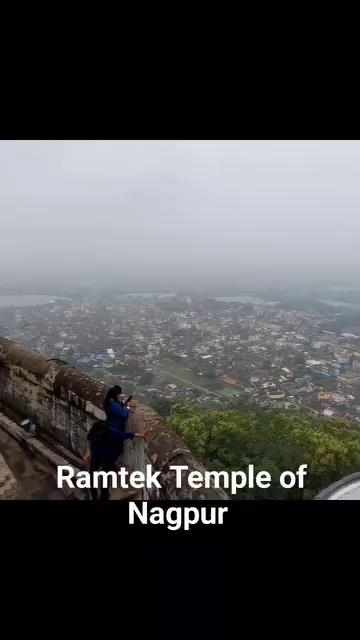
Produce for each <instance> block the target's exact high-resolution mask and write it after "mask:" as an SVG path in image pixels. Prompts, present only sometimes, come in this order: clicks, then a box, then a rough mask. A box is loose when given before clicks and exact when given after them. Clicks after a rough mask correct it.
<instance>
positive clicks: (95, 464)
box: [89, 456, 114, 500]
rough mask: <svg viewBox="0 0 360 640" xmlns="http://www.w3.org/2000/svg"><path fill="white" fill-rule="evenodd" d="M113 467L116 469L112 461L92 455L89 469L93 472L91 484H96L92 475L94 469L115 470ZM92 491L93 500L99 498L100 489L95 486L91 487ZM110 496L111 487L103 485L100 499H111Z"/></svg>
mask: <svg viewBox="0 0 360 640" xmlns="http://www.w3.org/2000/svg"><path fill="white" fill-rule="evenodd" d="M113 469H114V465H113V464H111V463H110V462H104V461H102V460H100V459H97V458H94V456H91V461H90V469H89V471H90V474H91V484H94V480H93V476H92V474H93V473H94V471H113ZM90 493H91V498H92V500H99V489H95V488H94V487H91V489H90ZM109 498H110V492H109V488H108V487H101V489H100V500H109Z"/></svg>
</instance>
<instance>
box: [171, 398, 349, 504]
mask: <svg viewBox="0 0 360 640" xmlns="http://www.w3.org/2000/svg"><path fill="white" fill-rule="evenodd" d="M166 413H167V414H168V417H167V420H168V423H169V424H170V425H171V426H172V427H173V428H175V430H176V431H177V433H178V434H179V435H180V436H181V438H182V439H183V440H184V442H185V443H186V444H187V445H188V446H189V448H190V449H191V450H192V451H193V452H194V454H195V455H196V456H197V457H198V458H199V459H201V460H202V461H203V463H204V464H205V466H206V467H207V468H208V469H210V470H218V471H220V470H225V471H237V470H239V471H242V470H243V471H246V470H247V467H248V465H249V464H253V465H254V466H255V472H258V471H263V470H264V471H269V472H270V474H271V477H272V482H271V486H270V487H269V488H268V489H241V490H239V493H238V494H237V496H236V498H237V499H250V500H251V499H284V500H286V499H311V498H314V497H315V496H316V495H317V494H318V493H319V491H321V490H322V489H323V488H325V487H326V486H328V485H329V484H331V483H332V482H335V481H336V480H339V479H340V478H341V477H343V476H345V475H347V474H350V473H353V472H355V471H359V470H360V432H359V431H358V430H357V428H356V426H354V425H351V424H350V423H348V422H347V421H345V420H340V419H334V418H326V417H317V416H314V415H313V414H311V413H309V412H307V411H292V412H290V411H281V410H278V409H268V410H266V409H254V408H251V407H245V408H241V407H240V408H236V409H231V410H221V409H219V410H217V409H216V410H214V409H209V410H207V409H202V408H201V407H197V406H194V404H192V403H190V402H174V404H173V405H172V407H171V409H170V411H169V408H168V407H167V412H166ZM301 464H307V465H308V467H307V476H306V478H305V488H304V489H298V488H294V489H284V488H282V487H281V485H280V484H279V477H280V474H281V473H282V472H283V471H293V472H296V471H297V469H298V468H299V466H300V465H301Z"/></svg>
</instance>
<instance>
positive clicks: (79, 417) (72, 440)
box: [0, 338, 227, 500]
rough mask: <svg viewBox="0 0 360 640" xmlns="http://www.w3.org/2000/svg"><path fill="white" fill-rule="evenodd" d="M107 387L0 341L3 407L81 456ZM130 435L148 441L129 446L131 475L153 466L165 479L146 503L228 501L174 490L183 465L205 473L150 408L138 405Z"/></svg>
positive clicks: (210, 492)
mask: <svg viewBox="0 0 360 640" xmlns="http://www.w3.org/2000/svg"><path fill="white" fill-rule="evenodd" d="M106 391H107V387H106V386H105V384H104V383H103V382H101V381H99V380H96V379H95V378H92V377H91V376H88V375H87V374H85V373H83V372H82V371H80V370H79V369H77V368H75V367H71V366H69V365H67V364H66V363H63V362H61V361H59V360H56V359H46V358H45V357H44V356H42V355H41V354H39V353H35V352H32V351H29V350H28V349H26V347H23V346H21V345H19V344H17V343H15V342H12V341H11V340H7V339H5V338H0V402H1V403H3V404H4V405H5V406H8V407H9V408H10V409H12V410H14V411H16V413H17V414H19V415H21V416H24V417H29V418H31V420H32V421H33V422H34V423H35V424H36V426H37V428H38V430H39V433H43V434H44V436H46V435H47V436H48V437H50V438H52V439H54V440H56V441H57V442H59V443H60V444H61V445H62V446H63V447H65V448H67V449H68V450H70V451H71V452H73V453H74V454H75V455H77V456H81V455H82V453H83V451H84V449H85V444H86V434H87V432H88V431H89V429H90V428H91V426H92V424H93V422H94V420H96V419H102V418H104V417H105V415H104V412H103V409H102V406H103V401H104V398H105V395H106ZM128 429H129V430H133V431H135V432H143V431H147V432H148V437H147V438H146V440H143V439H140V438H135V439H134V440H133V441H126V442H125V447H124V457H123V463H124V464H125V465H126V466H127V467H129V469H131V470H135V469H138V470H141V471H143V470H145V466H146V464H151V465H152V466H153V468H154V470H159V471H161V472H162V474H161V484H162V490H161V491H160V490H154V493H151V494H149V493H147V492H145V491H144V495H143V498H144V499H148V498H150V499H173V500H183V499H191V500H198V499H199V500H207V499H208V500H224V499H227V496H226V494H225V492H224V491H222V490H220V489H215V488H214V489H191V488H190V487H188V486H187V483H186V482H184V483H182V484H183V486H182V488H181V489H178V488H176V487H175V482H174V480H175V478H174V472H170V469H169V466H170V465H185V466H187V467H188V468H189V471H194V470H199V471H204V468H203V466H202V465H201V464H200V463H199V462H198V461H197V460H196V459H195V457H194V456H193V455H192V453H191V452H190V450H189V449H188V448H187V447H186V445H185V444H184V443H183V442H182V440H181V439H180V438H179V437H178V435H177V434H176V433H175V432H174V431H173V430H172V429H170V428H169V427H167V426H166V425H165V423H164V421H163V420H162V419H161V418H160V416H158V415H157V414H156V413H155V412H154V411H153V410H152V409H151V408H150V407H147V406H145V405H141V404H140V405H137V406H136V408H133V409H132V412H131V415H130V417H129V422H128Z"/></svg>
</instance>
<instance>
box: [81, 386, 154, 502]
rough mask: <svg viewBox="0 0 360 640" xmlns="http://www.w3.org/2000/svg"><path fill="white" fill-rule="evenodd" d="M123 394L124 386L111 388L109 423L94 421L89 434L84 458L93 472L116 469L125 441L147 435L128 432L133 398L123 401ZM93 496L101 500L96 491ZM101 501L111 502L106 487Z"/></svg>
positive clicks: (106, 408)
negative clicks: (130, 405) (130, 406)
mask: <svg viewBox="0 0 360 640" xmlns="http://www.w3.org/2000/svg"><path fill="white" fill-rule="evenodd" d="M121 392H122V390H121V387H119V386H118V385H115V386H114V387H111V388H110V389H109V391H108V392H107V394H106V398H105V401H104V411H105V414H106V422H104V421H102V420H98V421H97V422H95V423H94V425H93V426H92V428H91V429H90V431H89V433H88V435H87V441H88V446H87V450H86V453H85V456H84V459H85V462H86V464H87V466H89V469H90V473H92V472H94V471H99V470H102V471H111V470H113V469H114V466H115V463H116V460H117V459H118V457H119V456H120V455H121V454H122V452H123V448H124V441H125V440H127V439H130V440H132V439H133V438H135V437H139V438H144V437H145V436H146V434H145V433H134V432H132V431H126V422H127V419H128V417H129V412H130V409H129V406H128V403H129V402H130V400H131V396H129V397H128V398H127V400H126V402H125V403H123V402H121V400H120V396H121ZM91 496H92V499H93V500H97V499H98V491H97V489H91ZM100 499H101V500H108V499H109V491H108V489H107V488H103V489H102V490H101V495H100Z"/></svg>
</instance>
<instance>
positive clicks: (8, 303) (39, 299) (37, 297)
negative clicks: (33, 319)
mask: <svg viewBox="0 0 360 640" xmlns="http://www.w3.org/2000/svg"><path fill="white" fill-rule="evenodd" d="M56 299H57V296H47V295H42V294H25V295H17V296H2V295H0V307H31V306H33V305H37V304H49V302H53V301H54V300H56Z"/></svg>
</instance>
